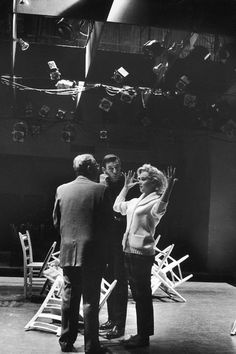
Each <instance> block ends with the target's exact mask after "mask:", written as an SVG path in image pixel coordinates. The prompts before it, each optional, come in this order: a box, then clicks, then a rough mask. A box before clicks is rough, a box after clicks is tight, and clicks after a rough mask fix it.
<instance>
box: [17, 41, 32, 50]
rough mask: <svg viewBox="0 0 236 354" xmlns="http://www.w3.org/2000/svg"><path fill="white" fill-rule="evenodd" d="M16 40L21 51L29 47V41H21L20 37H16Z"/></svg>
mask: <svg viewBox="0 0 236 354" xmlns="http://www.w3.org/2000/svg"><path fill="white" fill-rule="evenodd" d="M16 41H17V43H19V45H20V48H21V50H22V51H25V50H27V49H28V48H29V43H27V42H25V41H23V39H22V38H18V39H17V40H16Z"/></svg>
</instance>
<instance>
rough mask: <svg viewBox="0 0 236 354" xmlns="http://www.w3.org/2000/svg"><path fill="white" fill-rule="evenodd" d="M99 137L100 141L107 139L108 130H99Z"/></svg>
mask: <svg viewBox="0 0 236 354" xmlns="http://www.w3.org/2000/svg"><path fill="white" fill-rule="evenodd" d="M99 139H100V140H102V141H105V140H107V139H108V131H107V130H100V132H99Z"/></svg>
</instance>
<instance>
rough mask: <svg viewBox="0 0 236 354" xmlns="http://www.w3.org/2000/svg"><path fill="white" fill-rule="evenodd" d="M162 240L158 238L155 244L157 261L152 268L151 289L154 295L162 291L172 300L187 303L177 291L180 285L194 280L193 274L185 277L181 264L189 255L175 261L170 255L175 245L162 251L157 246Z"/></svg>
mask: <svg viewBox="0 0 236 354" xmlns="http://www.w3.org/2000/svg"><path fill="white" fill-rule="evenodd" d="M159 240H160V236H158V238H157V240H156V242H155V247H154V248H155V251H156V255H155V261H154V264H153V267H152V276H151V287H152V295H155V293H156V292H157V289H161V290H162V291H164V292H165V294H167V295H168V296H169V297H170V298H172V299H178V300H181V301H183V302H186V299H185V298H184V297H183V296H182V295H181V294H180V293H179V292H178V291H177V290H176V287H178V286H179V285H180V284H182V283H184V282H185V281H187V280H189V279H190V278H192V276H193V275H192V274H189V275H187V276H185V277H183V274H182V270H181V264H182V262H183V261H185V260H186V259H187V258H188V257H189V255H185V256H183V257H181V258H180V259H174V257H172V256H171V255H170V254H171V252H172V250H173V248H174V244H172V245H170V246H168V247H166V248H165V249H163V250H161V249H160V248H159V247H158V246H157V244H158V241H159Z"/></svg>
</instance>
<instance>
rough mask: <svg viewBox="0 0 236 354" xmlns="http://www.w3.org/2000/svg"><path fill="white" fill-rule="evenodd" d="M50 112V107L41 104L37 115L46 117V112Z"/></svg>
mask: <svg viewBox="0 0 236 354" xmlns="http://www.w3.org/2000/svg"><path fill="white" fill-rule="evenodd" d="M49 112H50V107H48V106H46V105H43V106H42V107H41V108H40V110H39V113H38V114H39V116H40V117H41V118H46V117H47V116H48V113H49Z"/></svg>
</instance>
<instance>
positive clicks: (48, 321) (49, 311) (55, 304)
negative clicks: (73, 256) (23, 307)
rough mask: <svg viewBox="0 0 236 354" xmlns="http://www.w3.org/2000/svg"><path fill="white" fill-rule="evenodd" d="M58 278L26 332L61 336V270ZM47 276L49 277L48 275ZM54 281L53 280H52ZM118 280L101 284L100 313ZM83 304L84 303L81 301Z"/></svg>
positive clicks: (104, 281) (26, 326)
mask: <svg viewBox="0 0 236 354" xmlns="http://www.w3.org/2000/svg"><path fill="white" fill-rule="evenodd" d="M58 272H59V273H58V276H57V277H56V279H54V282H53V284H52V286H51V289H50V290H49V292H48V294H47V296H46V298H45V300H44V301H43V303H42V305H41V306H40V308H39V309H38V311H37V312H36V314H35V315H34V316H33V317H32V319H31V320H30V321H29V322H28V323H27V324H26V325H25V327H24V328H25V330H31V329H34V330H41V331H46V332H50V333H55V334H56V335H58V336H60V333H61V303H62V300H61V291H62V287H63V276H62V273H61V272H60V270H58ZM46 276H47V275H46ZM51 279H52V278H51ZM116 283H117V280H114V281H113V282H112V283H111V284H110V283H108V282H107V281H106V280H105V279H102V282H101V295H100V302H99V311H100V310H101V308H102V306H103V305H104V304H105V302H106V301H107V299H108V297H109V296H110V294H111V292H112V290H113V289H114V287H115V285H116ZM81 303H82V301H81ZM82 313H83V311H82V306H81V309H80V319H81V320H83V317H82Z"/></svg>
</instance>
